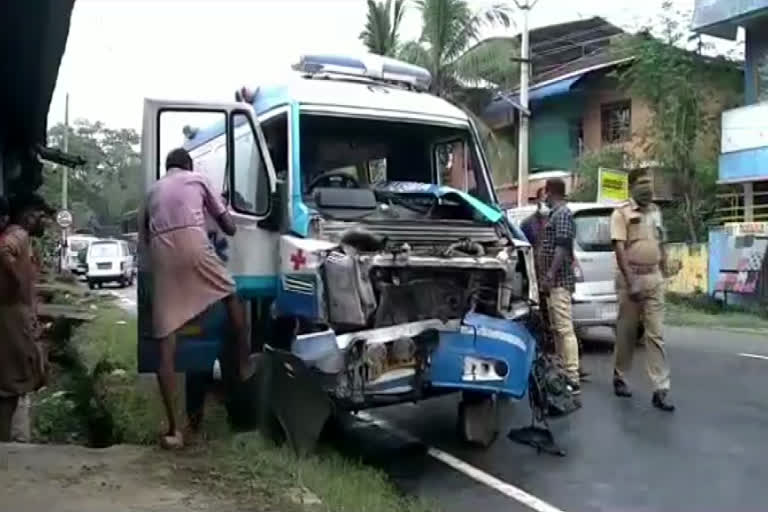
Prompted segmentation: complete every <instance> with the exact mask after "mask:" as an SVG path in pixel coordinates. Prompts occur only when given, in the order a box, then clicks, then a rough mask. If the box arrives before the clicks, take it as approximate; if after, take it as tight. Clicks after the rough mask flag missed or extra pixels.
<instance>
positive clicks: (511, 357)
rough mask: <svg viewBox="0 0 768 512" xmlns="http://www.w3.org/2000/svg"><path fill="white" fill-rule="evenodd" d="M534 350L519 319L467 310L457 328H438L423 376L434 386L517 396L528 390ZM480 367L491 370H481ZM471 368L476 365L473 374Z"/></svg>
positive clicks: (533, 343) (532, 340)
mask: <svg viewBox="0 0 768 512" xmlns="http://www.w3.org/2000/svg"><path fill="white" fill-rule="evenodd" d="M535 353H536V340H535V339H534V337H533V336H532V335H531V333H530V332H528V330H527V329H526V328H525V326H524V325H522V324H521V323H519V322H516V321H513V320H502V319H499V318H493V317H489V316H486V315H480V314H477V313H471V314H469V315H467V316H466V317H465V318H464V322H462V325H461V328H460V330H459V331H441V332H440V342H439V344H438V346H437V348H436V349H435V351H434V352H433V354H432V364H431V365H430V370H429V375H428V376H427V380H428V381H430V383H431V384H432V386H435V387H444V388H453V389H457V390H475V391H485V392H489V393H500V394H503V395H508V396H512V397H514V398H517V399H520V398H522V397H523V396H525V393H526V391H527V390H528V376H529V374H530V372H531V365H532V364H533V358H534V355H535ZM481 367H490V368H493V369H494V370H493V371H492V372H490V373H489V374H488V373H486V374H482V372H481V371H479V369H480V368H481ZM505 367H506V371H504V368H505ZM473 368H478V373H477V374H475V373H474V371H473ZM502 374H504V375H503V376H502Z"/></svg>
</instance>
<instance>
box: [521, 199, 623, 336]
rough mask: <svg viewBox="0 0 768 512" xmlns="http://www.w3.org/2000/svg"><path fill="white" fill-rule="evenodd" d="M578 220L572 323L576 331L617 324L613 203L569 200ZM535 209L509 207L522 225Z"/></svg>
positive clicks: (579, 333)
mask: <svg viewBox="0 0 768 512" xmlns="http://www.w3.org/2000/svg"><path fill="white" fill-rule="evenodd" d="M568 207H569V208H570V209H571V211H572V212H573V218H574V221H575V223H576V241H575V245H574V252H575V253H576V259H577V260H578V262H579V265H578V266H577V272H576V291H575V292H574V294H573V324H574V327H575V328H576V331H577V335H579V336H583V334H584V331H585V330H586V329H587V328H589V327H596V326H606V327H611V328H613V329H615V328H616V317H617V316H618V302H617V297H616V286H615V282H614V279H615V275H616V270H617V266H616V257H615V255H614V253H613V247H612V244H611V213H613V209H614V208H613V206H611V205H606V204H603V203H568ZM535 210H536V206H535V205H532V206H524V207H522V208H513V209H511V210H508V211H507V217H508V218H509V220H510V222H512V223H514V224H516V225H518V226H519V225H520V223H522V222H523V220H525V218H526V217H528V216H529V215H531V214H532V213H533V212H534V211H535Z"/></svg>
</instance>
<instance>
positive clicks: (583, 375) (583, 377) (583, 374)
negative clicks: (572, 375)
mask: <svg viewBox="0 0 768 512" xmlns="http://www.w3.org/2000/svg"><path fill="white" fill-rule="evenodd" d="M590 375H592V374H591V373H589V372H588V371H586V370H582V369H581V368H579V381H581V382H588V381H589V376H590Z"/></svg>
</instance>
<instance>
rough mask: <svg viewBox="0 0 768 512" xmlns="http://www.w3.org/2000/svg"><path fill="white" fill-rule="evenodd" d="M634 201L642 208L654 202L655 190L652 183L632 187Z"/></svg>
mask: <svg viewBox="0 0 768 512" xmlns="http://www.w3.org/2000/svg"><path fill="white" fill-rule="evenodd" d="M632 199H634V200H635V202H636V203H637V204H639V205H640V206H646V205H648V204H650V203H651V201H653V189H651V184H650V183H641V184H638V185H634V186H633V187H632Z"/></svg>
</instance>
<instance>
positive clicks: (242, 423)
mask: <svg viewBox="0 0 768 512" xmlns="http://www.w3.org/2000/svg"><path fill="white" fill-rule="evenodd" d="M231 352H232V351H231V350H228V349H226V348H225V349H223V350H222V351H221V354H220V355H219V364H220V365H221V380H222V384H223V388H224V406H225V408H226V410H227V421H228V422H229V425H230V427H231V428H232V429H233V430H235V431H248V430H255V429H256V428H258V426H259V418H260V414H261V411H260V405H259V404H260V400H259V398H260V388H261V386H259V383H260V382H259V381H260V380H261V376H262V374H263V372H262V371H261V368H258V369H257V371H256V373H255V374H254V375H253V377H251V378H250V379H248V380H247V381H245V382H243V381H241V380H240V377H239V375H238V370H237V365H236V362H235V361H236V358H235V357H234V355H233V354H231Z"/></svg>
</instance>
